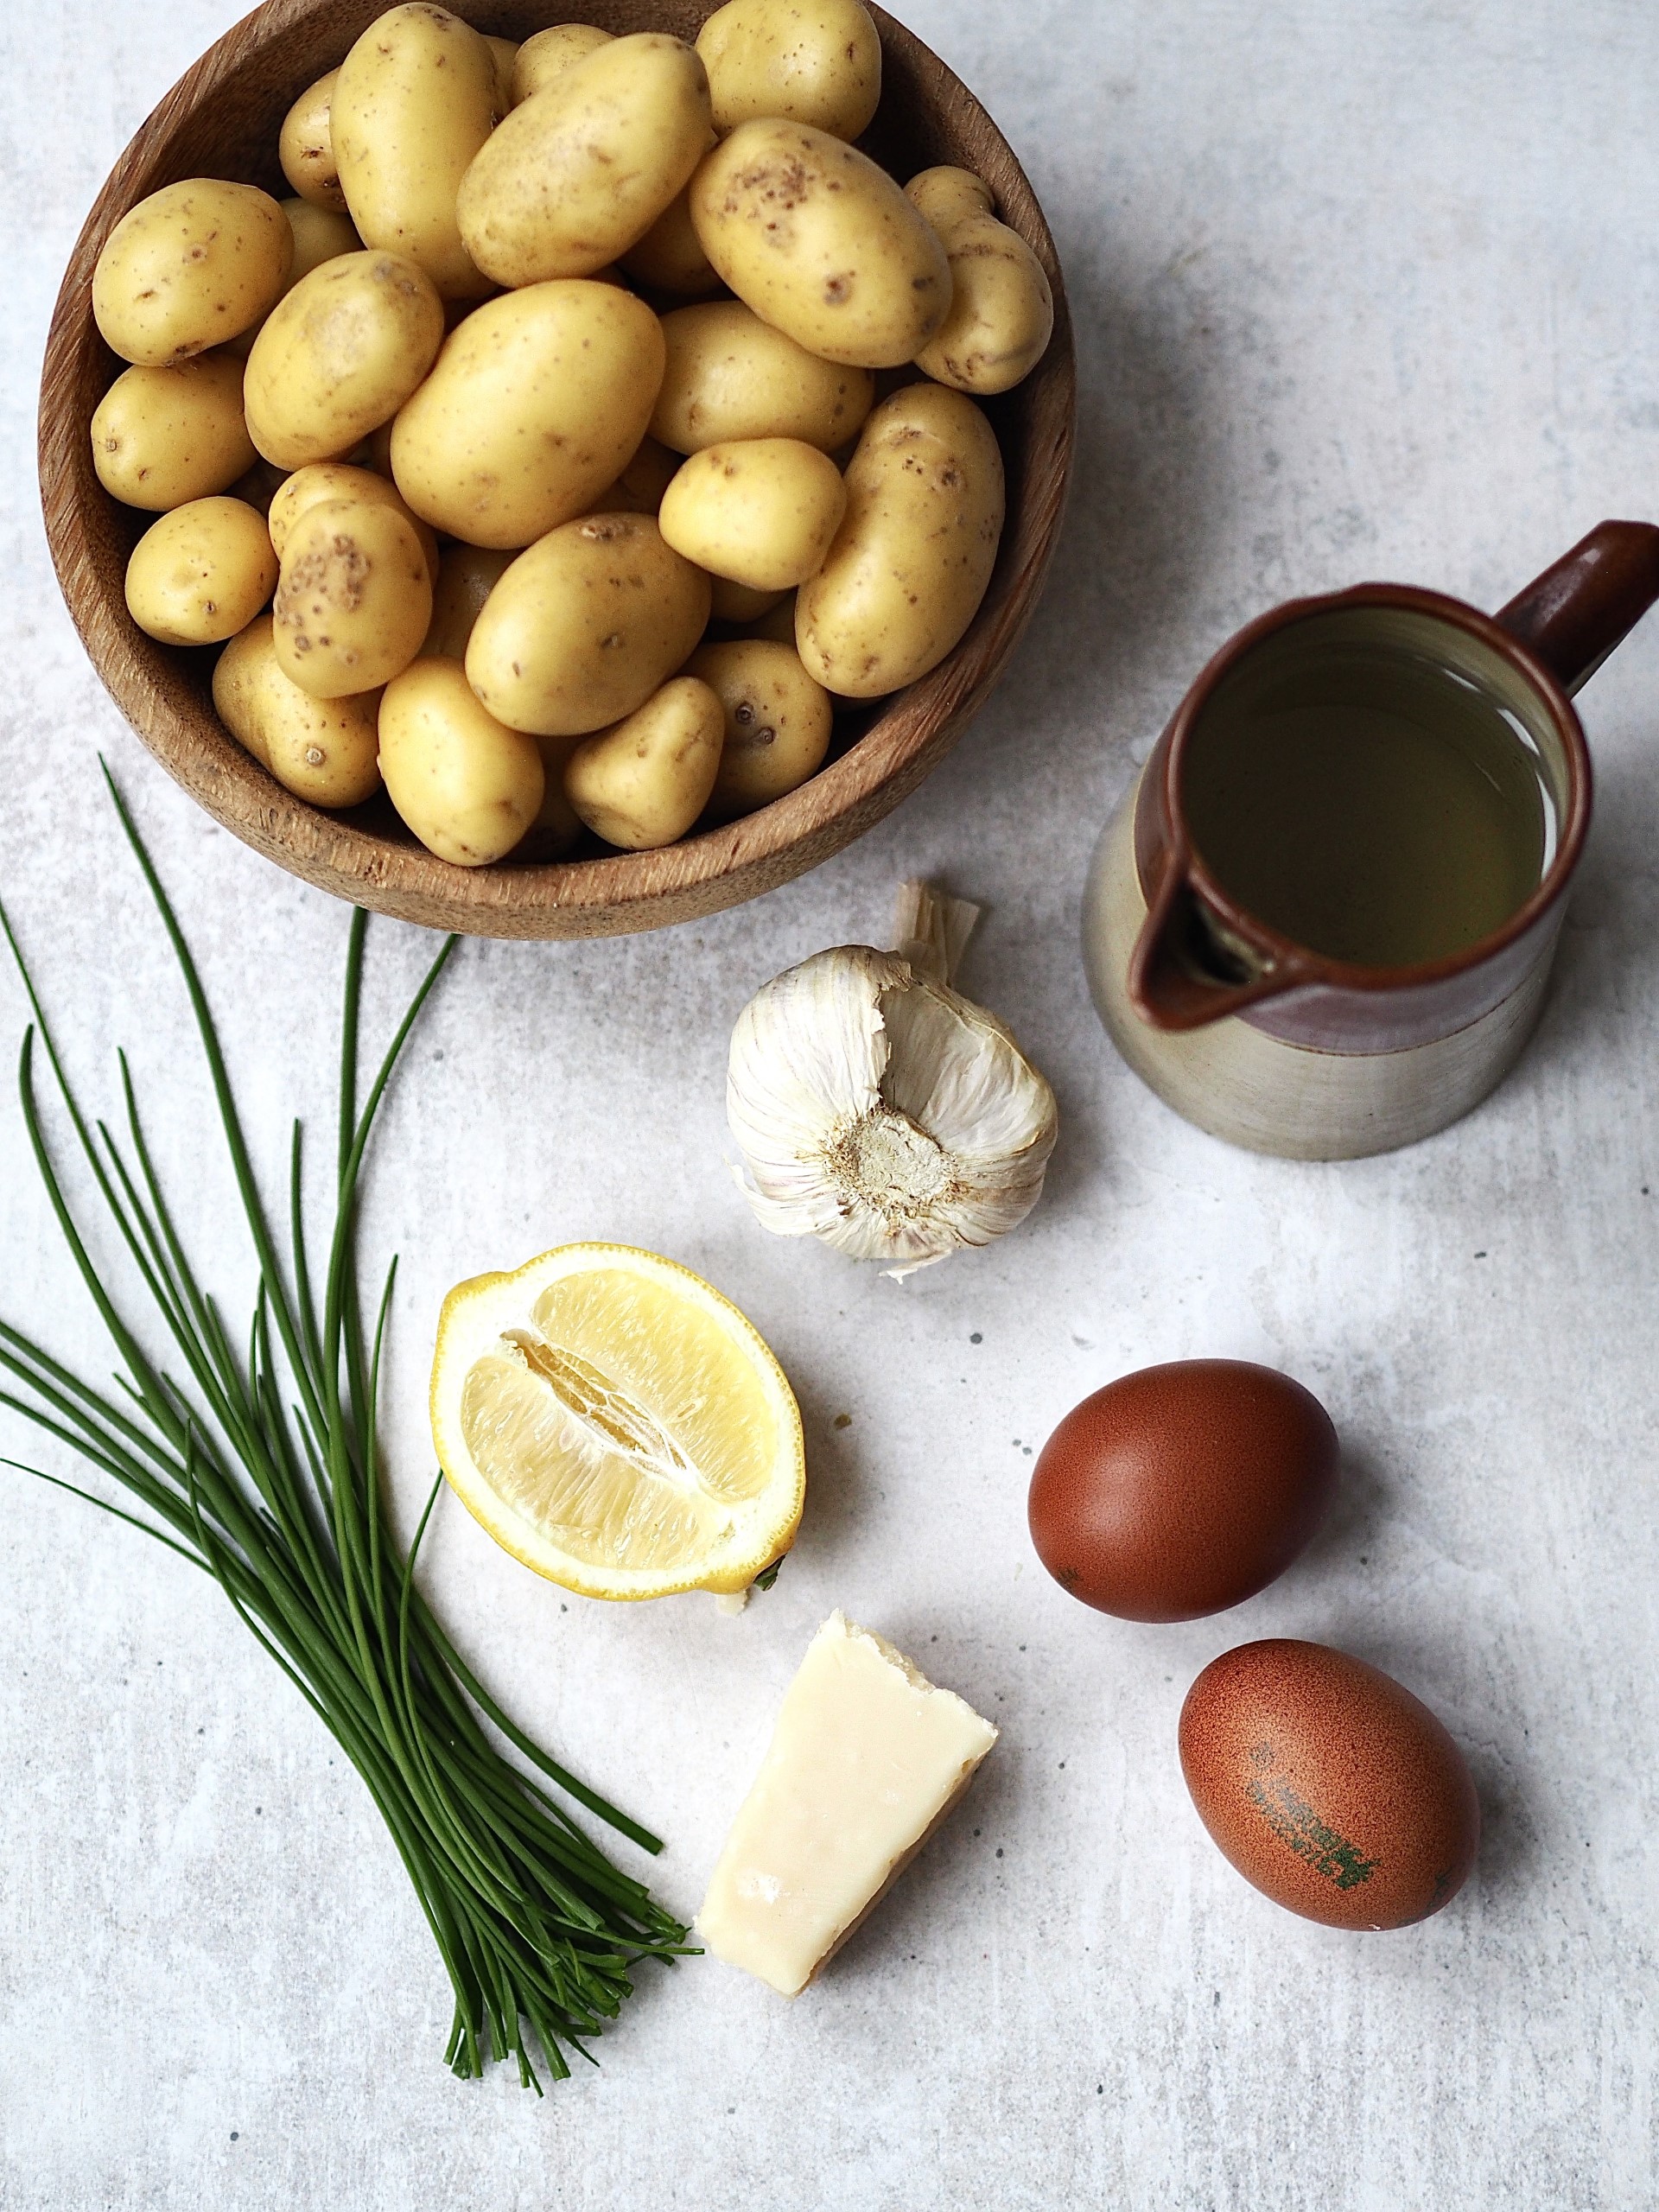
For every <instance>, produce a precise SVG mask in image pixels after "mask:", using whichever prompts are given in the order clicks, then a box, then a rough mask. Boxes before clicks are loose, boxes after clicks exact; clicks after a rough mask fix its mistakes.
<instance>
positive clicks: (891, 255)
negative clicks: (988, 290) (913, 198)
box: [690, 119, 950, 369]
mask: <svg viewBox="0 0 1659 2212" xmlns="http://www.w3.org/2000/svg"><path fill="white" fill-rule="evenodd" d="M690 204H691V220H692V222H693V224H694V225H695V226H696V233H697V237H698V238H699V239H700V240H701V241H702V250H703V251H704V252H705V253H706V254H707V255H708V257H709V260H710V261H711V262H712V263H713V264H714V266H715V269H716V270H718V271H719V272H720V275H721V277H723V278H724V280H725V282H726V283H728V284H729V285H730V286H731V288H732V289H733V291H734V292H735V293H736V294H737V296H738V298H739V299H740V300H742V301H744V302H747V305H748V306H750V307H751V308H753V309H754V312H755V313H756V315H760V317H761V318H762V320H763V321H766V322H770V323H772V324H775V325H776V327H778V328H779V330H783V331H786V332H787V333H788V334H789V335H790V336H791V338H793V339H794V340H796V342H797V344H798V345H800V346H804V347H805V348H806V349H807V351H808V352H809V353H817V354H818V355H819V356H821V357H822V359H824V360H826V361H844V362H848V363H850V364H852V365H855V366H858V367H862V368H869V369H880V368H896V367H898V366H899V364H900V363H902V362H906V361H913V360H914V359H915V358H916V356H917V354H918V353H920V352H921V350H922V348H923V346H925V345H926V343H927V341H928V340H929V339H930V338H931V337H932V335H933V334H934V332H935V331H936V330H938V327H939V326H940V324H941V323H942V322H943V321H944V318H945V315H946V314H947V313H948V311H949V309H950V263H949V261H948V260H947V259H946V257H945V251H944V247H943V246H942V245H940V243H939V241H938V237H937V236H936V234H935V233H934V232H933V230H932V228H931V226H930V225H929V224H928V223H926V222H925V220H924V219H923V218H922V216H921V214H920V213H918V210H917V209H916V208H915V207H913V206H912V203H911V202H910V201H909V200H906V197H905V195H904V194H903V193H902V192H901V191H900V190H899V187H898V186H897V185H896V184H895V183H894V182H893V179H892V178H891V177H890V176H889V175H887V171H886V170H885V169H883V168H878V167H877V165H876V164H875V162H873V161H871V159H870V158H869V156H868V154H861V153H860V152H859V150H858V149H857V148H856V147H855V146H849V145H845V144H843V143H842V141H841V140H840V139H839V138H832V137H830V136H829V133H828V132H827V131H823V130H814V129H813V128H812V127H811V126H810V124H801V123H785V122H781V121H778V120H776V119H772V120H759V121H755V122H753V123H742V124H739V125H738V127H737V129H736V130H734V131H733V133H732V135H731V137H729V138H728V139H726V140H724V141H723V142H722V143H721V144H720V145H719V146H717V147H716V148H715V150H714V152H713V153H712V154H710V155H709V158H708V160H707V161H706V162H703V163H702V167H701V168H699V169H698V171H697V173H696V176H695V177H694V178H693V179H692V182H691V203H690Z"/></svg>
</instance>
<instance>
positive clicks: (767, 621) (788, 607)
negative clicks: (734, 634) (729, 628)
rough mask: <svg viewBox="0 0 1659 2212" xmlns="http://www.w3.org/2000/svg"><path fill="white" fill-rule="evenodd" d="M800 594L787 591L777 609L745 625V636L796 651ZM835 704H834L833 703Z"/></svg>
mask: <svg viewBox="0 0 1659 2212" xmlns="http://www.w3.org/2000/svg"><path fill="white" fill-rule="evenodd" d="M797 596H798V594H796V593H794V592H792V591H786V592H785V594H784V595H783V597H782V598H781V599H780V600H779V601H778V604H777V605H776V606H775V607H769V608H768V609H767V610H766V613H764V614H761V615H757V616H755V617H753V619H752V620H749V621H748V622H747V623H746V624H745V625H744V635H745V636H746V637H749V638H770V639H772V640H773V642H774V643H776V644H778V645H787V646H788V647H789V649H790V651H791V652H794V650H795V601H796V598H797ZM832 703H833V702H832Z"/></svg>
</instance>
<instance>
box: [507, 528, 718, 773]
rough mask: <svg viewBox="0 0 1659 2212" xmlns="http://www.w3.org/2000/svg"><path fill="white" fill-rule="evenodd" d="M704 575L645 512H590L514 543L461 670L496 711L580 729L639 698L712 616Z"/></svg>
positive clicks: (577, 732)
mask: <svg viewBox="0 0 1659 2212" xmlns="http://www.w3.org/2000/svg"><path fill="white" fill-rule="evenodd" d="M708 620H709V579H708V577H707V576H705V575H703V573H702V569H696V568H694V567H693V566H692V564H691V563H690V561H685V560H682V558H681V557H680V556H679V555H678V554H677V553H676V552H675V551H674V550H673V549H672V548H671V546H669V545H667V544H665V543H664V539H663V535H662V532H661V531H659V530H658V527H657V524H656V523H655V522H654V521H653V520H652V518H650V517H649V516H648V515H588V516H587V517H585V518H583V519H582V520H581V521H580V522H568V523H565V524H563V526H562V527H561V528H560V529H558V530H553V531H549V532H548V534H547V536H546V537H542V538H538V539H537V542H536V543H535V544H534V545H532V546H531V548H530V550H529V551H528V552H527V553H521V554H520V555H519V556H518V559H517V560H516V561H515V562H514V563H513V564H512V567H511V568H510V569H508V570H507V572H506V574H505V575H504V576H503V577H502V579H501V581H500V582H499V584H497V586H496V587H495V589H494V590H493V592H492V593H491V594H490V595H489V598H488V599H487V600H486V601H485V604H484V611H483V613H481V614H480V616H479V618H478V620H477V622H476V623H475V624H474V627H473V635H472V640H471V642H470V643H469V645H467V682H468V683H470V684H471V685H472V687H473V689H474V691H476V692H477V694H478V696H479V697H480V699H481V700H482V701H483V702H484V704H485V705H486V707H487V708H488V709H489V710H490V712H491V713H492V714H493V715H495V716H496V717H497V719H498V720H499V721H504V722H505V723H507V724H508V725H509V726H510V727H511V728H513V729H523V730H529V731H531V732H532V733H533V734H535V735H536V736H537V737H581V736H583V735H585V734H587V733H588V731H589V730H595V729H602V728H604V727H605V726H606V724H607V722H613V721H620V719H621V718H622V716H623V715H631V714H632V712H633V710H634V709H635V708H636V707H639V706H643V705H644V703H645V701H646V700H647V699H648V698H649V697H650V696H651V695H652V692H653V691H654V690H656V689H657V687H658V684H659V683H662V682H663V680H664V677H668V676H671V675H672V674H673V672H674V671H675V670H676V669H677V668H678V667H679V665H680V664H681V663H682V662H683V660H684V659H685V658H686V656H687V654H688V653H689V652H690V651H691V648H692V647H693V646H694V645H696V642H697V639H699V638H700V637H701V636H702V632H703V629H704V627H705V626H706V625H707V623H708Z"/></svg>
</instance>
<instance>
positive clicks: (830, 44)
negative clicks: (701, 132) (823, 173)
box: [697, 0, 881, 138]
mask: <svg viewBox="0 0 1659 2212" xmlns="http://www.w3.org/2000/svg"><path fill="white" fill-rule="evenodd" d="M697 52H698V53H699V54H701V55H702V66H703V67H704V68H705V69H706V70H707V71H708V72H709V99H710V100H711V102H712V104H713V106H714V111H715V130H719V131H721V132H724V131H728V130H735V129H736V128H737V126H738V124H740V123H747V122H748V121H749V120H750V119H751V118H753V117H756V116H783V117H785V118H786V119H787V120H788V121H789V122H791V123H810V124H813V125H814V126H815V127H816V128H817V130H827V131H828V132H829V135H830V137H833V138H856V137H859V136H860V135H861V133H862V132H863V131H865V130H868V128H869V124H870V118H872V117H873V116H874V113H875V110H876V105H877V103H878V101H879V100H880V98H881V41H880V35H878V33H877V31H876V28H875V24H874V22H873V21H872V19H871V16H870V12H869V10H868V8H865V7H862V6H861V5H860V0H727V4H726V6H725V7H723V8H717V9H716V10H715V12H714V14H713V15H712V16H709V20H708V22H706V23H705V24H704V25H703V27H702V29H701V30H700V31H699V32H698V34H697Z"/></svg>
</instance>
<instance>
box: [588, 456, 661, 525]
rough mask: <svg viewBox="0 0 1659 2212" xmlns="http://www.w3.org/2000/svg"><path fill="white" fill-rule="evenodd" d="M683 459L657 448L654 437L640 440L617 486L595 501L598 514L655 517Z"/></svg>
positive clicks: (616, 482) (595, 510)
mask: <svg viewBox="0 0 1659 2212" xmlns="http://www.w3.org/2000/svg"><path fill="white" fill-rule="evenodd" d="M679 465H680V456H679V455H678V454H677V453H671V452H670V451H669V449H668V448H667V447H666V446H664V445H658V442H657V441H656V439H655V438H641V439H640V441H639V447H638V448H637V449H636V451H635V453H634V455H633V458H632V461H629V463H628V465H627V467H626V468H625V469H624V470H623V471H622V474H620V476H619V477H618V478H617V480H616V481H615V483H614V484H612V485H610V486H607V489H606V490H604V491H603V492H601V493H600V495H599V497H598V498H597V499H595V500H594V513H595V514H599V515H654V514H655V513H656V512H657V510H658V507H660V506H661V505H662V504H663V494H664V492H666V491H667V489H668V487H669V486H670V485H671V483H672V482H673V481H674V472H675V470H676V469H677V468H678V467H679Z"/></svg>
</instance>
